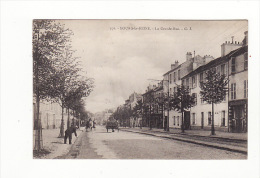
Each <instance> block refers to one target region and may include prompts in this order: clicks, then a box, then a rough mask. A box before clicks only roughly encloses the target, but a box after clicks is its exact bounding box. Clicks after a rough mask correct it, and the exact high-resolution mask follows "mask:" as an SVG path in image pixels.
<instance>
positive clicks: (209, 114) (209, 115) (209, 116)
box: [208, 112, 211, 125]
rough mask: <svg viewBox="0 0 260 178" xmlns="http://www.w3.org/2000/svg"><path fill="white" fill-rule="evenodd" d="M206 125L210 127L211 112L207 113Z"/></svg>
mask: <svg viewBox="0 0 260 178" xmlns="http://www.w3.org/2000/svg"><path fill="white" fill-rule="evenodd" d="M208 125H211V112H208Z"/></svg>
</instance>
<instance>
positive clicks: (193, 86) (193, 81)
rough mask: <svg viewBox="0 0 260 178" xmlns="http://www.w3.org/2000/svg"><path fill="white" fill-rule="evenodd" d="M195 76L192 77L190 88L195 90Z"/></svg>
mask: <svg viewBox="0 0 260 178" xmlns="http://www.w3.org/2000/svg"><path fill="white" fill-rule="evenodd" d="M196 83H197V82H196V75H195V76H193V77H192V88H196Z"/></svg>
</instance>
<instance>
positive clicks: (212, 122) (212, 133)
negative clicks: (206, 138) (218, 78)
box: [211, 102, 216, 135]
mask: <svg viewBox="0 0 260 178" xmlns="http://www.w3.org/2000/svg"><path fill="white" fill-rule="evenodd" d="M211 135H216V133H215V128H214V103H213V102H212V121H211Z"/></svg>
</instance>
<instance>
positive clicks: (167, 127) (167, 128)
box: [148, 79, 170, 131]
mask: <svg viewBox="0 0 260 178" xmlns="http://www.w3.org/2000/svg"><path fill="white" fill-rule="evenodd" d="M148 80H152V81H162V82H164V81H166V82H168V90H167V99H168V106H167V126H166V131H169V130H170V126H169V120H170V119H169V118H170V116H169V112H170V93H169V87H170V86H169V85H170V83H169V80H165V79H163V80H156V79H148ZM163 120H164V118H163Z"/></svg>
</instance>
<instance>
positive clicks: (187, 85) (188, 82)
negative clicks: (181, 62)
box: [186, 78, 190, 88]
mask: <svg viewBox="0 0 260 178" xmlns="http://www.w3.org/2000/svg"><path fill="white" fill-rule="evenodd" d="M189 84H190V81H189V79H188V78H187V79H186V87H187V88H189Z"/></svg>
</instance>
